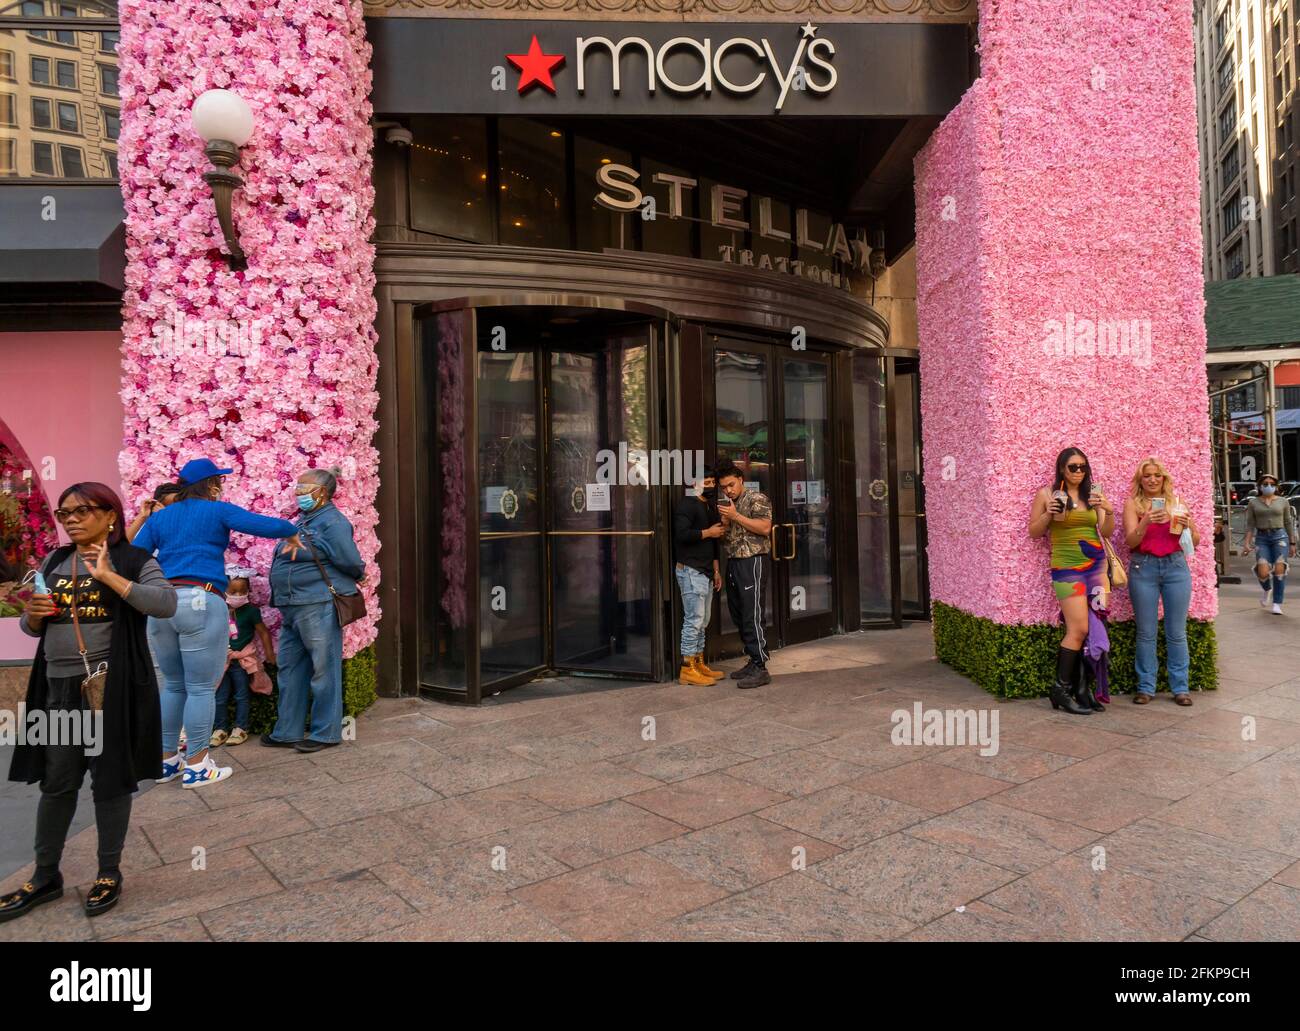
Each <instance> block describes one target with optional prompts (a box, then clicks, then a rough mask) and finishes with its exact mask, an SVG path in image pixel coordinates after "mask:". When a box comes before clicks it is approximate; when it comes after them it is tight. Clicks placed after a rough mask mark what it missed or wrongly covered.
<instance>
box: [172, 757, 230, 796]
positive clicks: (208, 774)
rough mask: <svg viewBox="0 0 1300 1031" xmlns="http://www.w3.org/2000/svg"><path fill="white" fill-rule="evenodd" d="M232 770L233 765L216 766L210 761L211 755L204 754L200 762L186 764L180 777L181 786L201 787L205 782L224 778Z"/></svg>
mask: <svg viewBox="0 0 1300 1031" xmlns="http://www.w3.org/2000/svg"><path fill="white" fill-rule="evenodd" d="M234 772H235V771H234V768H233V767H230V766H218V765H217V764H216V763H214V762H213V761H212V756H210V755H205V756H204V757H203V761H202V762H200V763H195V764H194V765H193V766H190V765H186V767H185V775H184V776H183V777H182V778H181V787H183V788H201V787H203V786H204V785H205V784H215V783H216V782H217V781H219V780H225V779H226V778H227V777H229V776H230V775H231V774H233V773H234Z"/></svg>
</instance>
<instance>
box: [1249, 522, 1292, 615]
mask: <svg viewBox="0 0 1300 1031" xmlns="http://www.w3.org/2000/svg"><path fill="white" fill-rule="evenodd" d="M1290 550H1291V542H1290V541H1289V540H1288V539H1287V535H1286V531H1285V530H1259V531H1257V532H1256V533H1255V562H1256V564H1259V563H1261V562H1262V563H1264V564H1265V565H1266V566H1268V567H1269V570H1270V575H1269V576H1266V577H1264V579H1262V580H1260V581H1259V585H1260V587H1262V588H1264V590H1266V591H1267V590H1268V589H1269V587H1270V586H1271V587H1272V588H1273V604H1275V605H1281V604H1282V596H1283V594H1285V593H1286V573H1285V572H1283V574H1282V575H1281V576H1278V575H1277V573H1276V571H1275V567H1276V565H1277V563H1279V562H1281V563H1282V569H1283V570H1286V568H1287V553H1288V552H1290ZM1255 575H1256V576H1257V577H1258V575H1259V573H1258V571H1256V574H1255Z"/></svg>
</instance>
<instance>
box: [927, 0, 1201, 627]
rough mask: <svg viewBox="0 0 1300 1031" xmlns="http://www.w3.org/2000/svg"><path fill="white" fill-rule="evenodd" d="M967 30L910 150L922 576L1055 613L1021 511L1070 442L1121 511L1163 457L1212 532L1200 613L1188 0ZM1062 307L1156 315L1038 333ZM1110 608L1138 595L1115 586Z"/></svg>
mask: <svg viewBox="0 0 1300 1031" xmlns="http://www.w3.org/2000/svg"><path fill="white" fill-rule="evenodd" d="M980 44H981V46H980V54H981V77H980V79H979V81H978V82H977V83H975V85H974V86H973V87H972V88H971V89H970V90H969V91H968V92H967V94H966V96H965V97H963V98H962V101H961V103H960V104H959V105H958V107H957V109H956V110H955V111H954V112H953V113H952V114H951V115H950V116H949V117H948V118H947V119H946V120H945V122H944V123H943V124H942V125H941V126H940V128H939V129H938V130H937V131H936V133H935V135H934V136H933V137H932V139H931V140H930V142H929V143H928V144H927V146H926V147H925V149H924V150H923V151H922V153H921V154H920V155H919V156H918V158H917V164H916V170H917V187H916V193H917V219H916V223H917V280H918V289H917V294H918V297H917V304H918V321H919V330H920V338H921V342H920V351H921V385H922V419H923V426H924V449H925V483H926V502H927V513H926V515H927V523H928V526H929V555H930V577H931V593H932V596H933V597H934V598H935V599H937V600H939V601H942V602H946V603H947V604H950V605H954V606H957V607H959V608H961V609H963V610H965V611H967V612H971V613H974V614H976V615H979V616H984V617H987V618H991V619H995V620H997V621H998V622H1002V623H1038V622H1048V621H1053V620H1055V619H1056V618H1057V606H1056V603H1055V600H1054V598H1053V594H1052V591H1051V588H1050V584H1049V581H1048V548H1047V543H1046V541H1045V540H1040V541H1031V540H1030V539H1029V538H1028V535H1027V533H1026V523H1027V521H1028V516H1029V508H1030V503H1031V501H1032V499H1033V496H1034V493H1035V491H1037V490H1038V488H1040V487H1042V486H1045V485H1046V484H1047V482H1048V481H1049V480H1050V478H1051V475H1052V468H1053V461H1054V459H1055V456H1056V454H1057V452H1058V451H1060V450H1061V449H1062V448H1064V447H1068V446H1077V447H1080V448H1082V449H1083V450H1084V451H1085V452H1086V453H1087V454H1088V456H1089V458H1090V460H1091V461H1092V464H1093V467H1094V470H1095V475H1096V476H1097V478H1098V479H1099V480H1100V481H1101V482H1102V483H1103V485H1104V486H1105V488H1106V492H1107V494H1108V495H1109V496H1110V497H1111V499H1112V500H1113V501H1115V502H1116V508H1117V512H1118V510H1119V508H1120V502H1122V500H1123V497H1124V495H1125V494H1126V493H1127V492H1128V489H1129V481H1130V479H1131V477H1132V475H1133V472H1134V469H1135V467H1136V466H1137V463H1138V462H1139V461H1140V460H1141V459H1142V458H1143V457H1144V456H1146V455H1148V454H1155V455H1157V456H1159V457H1160V458H1161V459H1162V460H1163V461H1164V462H1165V463H1166V465H1167V466H1168V467H1169V469H1170V470H1171V472H1172V474H1173V476H1174V479H1175V482H1176V485H1177V489H1178V493H1179V494H1180V495H1181V496H1182V497H1183V498H1184V500H1186V501H1187V502H1189V504H1190V506H1191V509H1192V513H1193V516H1194V518H1195V519H1196V520H1197V522H1198V524H1199V526H1200V528H1201V530H1202V533H1203V537H1204V538H1205V541H1204V543H1203V545H1202V547H1201V548H1200V549H1199V550H1198V551H1197V553H1196V558H1195V561H1194V563H1193V580H1194V592H1193V599H1192V608H1191V614H1192V616H1193V617H1195V618H1199V619H1208V618H1212V617H1213V616H1214V615H1215V613H1216V612H1217V597H1216V594H1215V589H1214V583H1215V581H1214V562H1213V555H1212V549H1211V544H1210V541H1209V538H1210V537H1211V536H1212V533H1211V531H1212V529H1213V511H1212V503H1211V471H1210V436H1209V432H1210V428H1209V419H1208V404H1207V394H1206V389H1207V388H1206V375H1205V364H1204V359H1205V328H1204V320H1203V303H1204V302H1203V295H1202V281H1201V234H1200V224H1199V223H1200V208H1199V193H1198V190H1199V177H1198V174H1197V136H1196V100H1195V92H1194V82H1193V40H1192V3H1191V0H1165V2H1161V3H1153V2H1151V0H1090V2H1081V3H1076V4H1073V5H1070V6H1069V8H1068V10H1066V9H1065V8H1063V7H1062V5H1061V3H1060V0H983V2H981V4H980ZM1070 318H1073V319H1075V320H1082V319H1088V320H1100V319H1106V320H1118V319H1125V320H1130V319H1138V320H1147V321H1149V324H1150V341H1151V344H1150V361H1149V362H1145V361H1143V360H1140V359H1139V358H1135V357H1134V356H1132V355H1123V354H1101V355H1096V354H1093V355H1082V354H1078V353H1075V354H1056V353H1049V352H1050V347H1049V348H1046V349H1045V347H1044V343H1045V341H1049V330H1048V326H1049V325H1050V323H1051V322H1052V321H1053V320H1055V321H1057V322H1059V323H1064V322H1065V321H1066V320H1067V319H1070ZM1121 537H1122V535H1117V538H1116V539H1117V541H1118V542H1119V546H1120V548H1121V552H1123V550H1124V549H1123V547H1122V540H1120V538H1121ZM1112 613H1113V615H1114V616H1115V617H1117V618H1121V619H1123V618H1128V617H1129V616H1130V615H1131V608H1130V607H1129V604H1128V598H1127V595H1126V593H1125V592H1123V591H1118V592H1116V593H1115V596H1114V599H1113V603H1112Z"/></svg>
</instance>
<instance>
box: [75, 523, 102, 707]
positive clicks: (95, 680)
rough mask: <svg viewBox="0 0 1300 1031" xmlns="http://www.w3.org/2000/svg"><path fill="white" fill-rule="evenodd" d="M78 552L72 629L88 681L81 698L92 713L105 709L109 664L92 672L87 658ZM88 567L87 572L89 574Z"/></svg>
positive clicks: (84, 684) (86, 680) (83, 682)
mask: <svg viewBox="0 0 1300 1031" xmlns="http://www.w3.org/2000/svg"><path fill="white" fill-rule="evenodd" d="M78 557H79V556H78V555H77V550H76V548H75V547H74V548H73V549H72V628H73V629H74V630H75V631H76V632H77V650H78V651H79V652H80V653H81V663H82V665H83V666H85V667H86V679H85V680H83V681H82V682H81V697H82V698H84V699H85V700H86V706H87V708H89V709H90V711H91V712H102V711H103V709H104V688H105V687H106V686H107V685H108V663H107V662H101V663H100V664H99V665H98V666H96V667H95V669H94V670H93V671H92V670H91V668H90V662H89V660H87V658H86V641H85V638H83V637H82V636H81V620H79V619H78V618H77V559H78ZM89 571H90V570H89V567H87V572H89Z"/></svg>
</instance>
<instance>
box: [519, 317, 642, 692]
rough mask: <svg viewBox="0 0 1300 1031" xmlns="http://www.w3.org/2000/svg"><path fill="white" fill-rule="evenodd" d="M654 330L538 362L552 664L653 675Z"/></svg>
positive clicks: (567, 345) (612, 337)
mask: <svg viewBox="0 0 1300 1031" xmlns="http://www.w3.org/2000/svg"><path fill="white" fill-rule="evenodd" d="M651 356H652V339H651V327H650V325H649V324H648V323H642V324H640V325H635V326H627V327H620V328H616V329H610V330H606V331H603V332H598V333H593V334H591V335H590V336H586V337H585V338H581V339H569V340H566V341H565V342H563V343H561V344H559V345H557V346H553V347H551V348H548V349H547V351H546V353H545V361H546V374H547V380H546V387H545V393H544V398H545V406H546V415H547V419H546V424H547V425H546V441H547V448H546V453H547V462H546V466H547V474H546V475H547V494H548V496H549V502H548V504H547V521H546V547H547V556H548V565H549V568H550V580H549V585H548V586H549V591H550V596H549V609H550V620H549V630H550V648H551V665H552V666H553V667H554V668H555V669H559V670H566V671H587V672H599V673H615V674H620V675H635V676H640V677H644V678H646V679H653V678H654V677H655V675H656V673H657V669H656V665H657V664H656V661H655V658H656V650H655V647H654V640H655V635H654V628H653V623H654V613H655V608H656V594H657V586H656V585H657V583H658V577H657V576H656V575H655V571H656V569H657V568H658V567H657V562H658V558H657V556H656V552H655V532H654V526H655V523H654V508H655V493H656V492H655V490H654V488H653V487H652V486H651V480H652V479H653V476H652V469H651V458H652V452H653V450H654V442H653V441H652V440H651V424H652V420H651V418H650V398H651V368H650V366H651Z"/></svg>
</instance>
